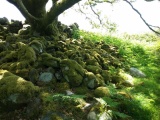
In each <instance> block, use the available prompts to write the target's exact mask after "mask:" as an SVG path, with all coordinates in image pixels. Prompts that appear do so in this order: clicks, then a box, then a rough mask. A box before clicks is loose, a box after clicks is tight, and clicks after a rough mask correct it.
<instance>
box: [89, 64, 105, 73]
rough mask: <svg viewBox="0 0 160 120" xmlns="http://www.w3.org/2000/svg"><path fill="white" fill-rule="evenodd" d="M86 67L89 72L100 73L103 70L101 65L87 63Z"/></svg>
mask: <svg viewBox="0 0 160 120" xmlns="http://www.w3.org/2000/svg"><path fill="white" fill-rule="evenodd" d="M86 69H87V70H88V71H89V72H93V73H95V74H98V73H100V72H101V71H102V69H101V68H100V67H99V66H94V65H87V66H86Z"/></svg>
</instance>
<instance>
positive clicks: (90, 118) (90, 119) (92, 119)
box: [87, 111, 98, 120]
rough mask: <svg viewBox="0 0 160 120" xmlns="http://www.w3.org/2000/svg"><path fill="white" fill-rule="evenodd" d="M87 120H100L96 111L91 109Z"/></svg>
mask: <svg viewBox="0 0 160 120" xmlns="http://www.w3.org/2000/svg"><path fill="white" fill-rule="evenodd" d="M87 120H98V119H97V115H96V113H95V111H91V112H89V113H88V115H87Z"/></svg>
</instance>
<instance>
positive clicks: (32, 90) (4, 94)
mask: <svg viewBox="0 0 160 120" xmlns="http://www.w3.org/2000/svg"><path fill="white" fill-rule="evenodd" d="M39 90H40V89H39V87H37V86H34V85H33V84H32V83H31V82H29V81H26V80H24V79H23V78H21V77H19V76H16V75H14V74H12V73H10V72H8V71H6V70H0V99H1V103H2V104H4V105H7V103H8V102H11V103H13V104H21V103H28V102H30V101H31V100H32V99H33V98H34V97H35V96H36V95H37V93H38V92H39Z"/></svg>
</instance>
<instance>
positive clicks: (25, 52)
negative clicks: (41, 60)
mask: <svg viewBox="0 0 160 120" xmlns="http://www.w3.org/2000/svg"><path fill="white" fill-rule="evenodd" d="M18 45H19V50H18V56H17V57H18V60H19V61H27V62H28V63H34V62H35V61H36V59H37V58H36V53H35V51H34V50H33V48H32V47H29V46H28V45H23V44H22V43H19V44H18Z"/></svg>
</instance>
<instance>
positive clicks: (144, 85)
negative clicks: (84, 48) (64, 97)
mask: <svg viewBox="0 0 160 120" xmlns="http://www.w3.org/2000/svg"><path fill="white" fill-rule="evenodd" d="M81 35H82V36H83V37H84V39H87V40H93V41H105V43H107V44H109V45H113V46H117V47H118V54H119V55H120V56H121V57H123V58H124V63H123V65H124V66H123V67H124V68H125V69H124V70H125V72H129V71H127V70H128V69H126V68H130V67H135V68H138V69H139V70H141V71H142V72H143V73H145V74H146V77H145V78H136V77H135V78H134V79H133V83H134V87H132V88H125V89H124V90H127V91H128V92H130V93H131V95H132V96H133V99H132V100H125V101H121V102H122V104H121V105H120V111H121V112H122V113H125V114H127V115H129V116H132V118H133V119H134V120H160V109H159V108H160V74H159V73H160V67H159V66H160V62H159V60H160V42H159V41H160V38H159V37H158V36H155V35H153V34H143V35H132V36H131V35H128V34H126V35H122V36H118V38H117V37H113V36H102V35H100V34H93V33H87V34H86V33H85V32H82V33H81Z"/></svg>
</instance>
